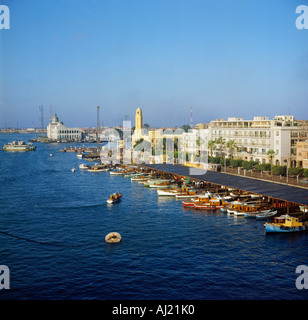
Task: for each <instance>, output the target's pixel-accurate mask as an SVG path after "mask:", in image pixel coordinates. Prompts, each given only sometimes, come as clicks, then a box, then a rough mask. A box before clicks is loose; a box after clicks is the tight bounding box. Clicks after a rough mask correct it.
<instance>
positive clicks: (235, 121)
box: [47, 108, 308, 168]
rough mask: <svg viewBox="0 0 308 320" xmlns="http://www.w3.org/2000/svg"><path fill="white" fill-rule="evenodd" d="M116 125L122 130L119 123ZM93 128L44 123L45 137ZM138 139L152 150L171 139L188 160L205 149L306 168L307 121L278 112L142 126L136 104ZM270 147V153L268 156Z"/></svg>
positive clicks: (62, 137)
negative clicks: (188, 123)
mask: <svg viewBox="0 0 308 320" xmlns="http://www.w3.org/2000/svg"><path fill="white" fill-rule="evenodd" d="M115 129H117V130H118V129H119V130H121V127H116V128H115ZM92 131H93V132H92ZM92 131H91V130H87V132H85V130H84V129H81V128H76V127H66V126H65V125H64V124H63V122H62V121H60V120H59V118H58V116H57V114H55V115H54V117H53V118H52V119H51V121H50V123H49V125H48V126H47V137H48V139H50V140H52V141H81V140H82V141H87V140H88V141H90V140H91V139H94V140H95V136H96V134H97V131H96V129H93V130H92ZM100 137H101V139H103V140H105V139H106V136H105V133H104V130H101V131H100ZM110 139H111V136H110V135H109V140H110ZM141 141H145V142H147V143H148V146H149V148H151V149H153V150H155V148H156V149H157V148H158V146H160V147H161V145H162V141H164V143H165V144H166V143H168V142H166V141H169V143H170V141H173V142H174V143H175V144H174V146H175V145H176V147H175V148H174V150H182V151H185V152H186V153H187V154H189V161H191V162H194V160H195V159H194V157H196V155H197V156H200V154H205V153H206V154H207V156H212V157H215V156H220V157H224V158H233V159H242V160H246V161H250V160H253V161H257V162H259V163H260V164H262V163H269V162H270V161H271V160H272V163H273V164H275V165H288V166H289V167H302V168H308V121H306V120H296V119H294V116H292V115H277V116H275V117H274V118H273V119H269V118H268V117H263V116H256V117H253V119H252V120H244V119H243V118H239V117H229V118H228V119H227V120H225V119H216V120H214V121H211V122H210V123H199V124H197V125H195V126H194V127H191V128H190V129H189V130H188V132H187V131H184V130H183V129H182V128H176V129H175V128H155V129H154V128H145V127H144V124H143V114H142V110H141V109H140V108H138V109H137V110H136V115H135V128H134V130H133V132H132V141H131V142H132V147H133V148H134V147H135V146H136V145H137V144H138V143H140V142H141ZM169 146H170V144H169ZM172 148H173V147H172ZM269 151H271V152H272V153H273V157H272V159H271V160H270V159H269V157H268V152H269ZM151 153H152V152H151ZM154 157H155V155H154ZM199 159H200V158H199Z"/></svg>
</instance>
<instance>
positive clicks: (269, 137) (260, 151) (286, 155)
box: [209, 116, 301, 166]
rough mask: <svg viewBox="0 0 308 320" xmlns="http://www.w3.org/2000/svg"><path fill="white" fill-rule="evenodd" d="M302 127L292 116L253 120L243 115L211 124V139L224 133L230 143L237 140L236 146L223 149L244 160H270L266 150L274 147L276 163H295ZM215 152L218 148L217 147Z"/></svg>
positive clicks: (226, 152) (255, 118) (263, 161)
mask: <svg viewBox="0 0 308 320" xmlns="http://www.w3.org/2000/svg"><path fill="white" fill-rule="evenodd" d="M300 130H301V128H300V126H298V123H297V121H296V120H294V117H293V116H275V117H274V119H272V120H270V119H269V118H268V117H254V118H253V120H244V119H243V118H228V120H224V119H217V120H215V121H211V122H210V124H209V140H215V139H217V138H219V137H222V138H223V139H224V141H225V143H227V142H228V141H229V140H234V142H235V145H236V148H235V149H234V150H228V149H227V148H226V146H224V147H223V151H224V153H225V154H226V155H227V156H230V155H233V156H234V157H235V158H241V159H243V160H247V161H250V160H254V161H259V162H260V163H268V162H269V161H270V160H269V158H268V155H267V152H268V151H269V150H274V152H275V155H274V158H273V164H276V165H285V164H286V161H288V163H289V165H293V166H295V165H296V163H295V158H296V149H295V148H296V141H298V139H299V136H300V134H299V132H300ZM215 153H216V155H219V151H218V150H215Z"/></svg>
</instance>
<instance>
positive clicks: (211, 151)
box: [207, 140, 216, 157]
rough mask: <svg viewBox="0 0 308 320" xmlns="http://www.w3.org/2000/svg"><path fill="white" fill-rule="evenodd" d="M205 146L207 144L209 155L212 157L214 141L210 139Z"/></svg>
mask: <svg viewBox="0 0 308 320" xmlns="http://www.w3.org/2000/svg"><path fill="white" fill-rule="evenodd" d="M207 146H208V149H209V150H210V156H211V157H212V156H213V150H214V149H215V147H216V143H215V141H214V140H210V141H209V142H208V143H207Z"/></svg>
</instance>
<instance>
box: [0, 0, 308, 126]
mask: <svg viewBox="0 0 308 320" xmlns="http://www.w3.org/2000/svg"><path fill="white" fill-rule="evenodd" d="M1 4H6V5H8V6H9V8H10V14H11V29H10V30H0V46H1V47H0V50H1V53H0V59H1V61H0V67H1V69H0V70H1V71H0V77H1V78H0V81H1V91H0V94H1V96H0V127H4V125H5V123H6V125H7V126H10V127H16V126H17V124H18V126H19V127H31V126H32V124H33V122H34V124H35V126H36V127H40V122H39V117H40V114H39V109H38V106H39V105H43V106H44V108H45V113H44V117H45V125H47V123H48V119H49V113H50V105H51V107H52V112H54V110H55V108H56V111H57V114H58V116H59V118H60V120H62V121H63V122H64V124H66V125H69V126H95V125H96V106H97V105H99V106H101V113H100V119H101V120H103V124H104V125H110V126H113V125H117V124H121V122H122V120H123V119H124V118H125V116H126V115H128V116H129V119H131V120H132V121H133V125H134V115H135V110H136V109H137V108H138V107H140V108H141V109H142V110H143V116H144V122H147V123H149V124H150V125H152V126H154V127H157V126H175V125H177V126H181V125H183V124H188V123H189V119H190V107H192V108H193V118H194V123H199V122H209V121H211V120H215V119H216V118H225V119H226V118H227V117H231V116H238V117H244V118H245V119H251V118H252V117H253V116H256V115H259V116H261V115H262V116H269V117H270V118H272V117H273V116H275V115H276V114H293V115H294V116H295V117H296V118H297V119H308V112H307V110H308V90H307V88H308V30H298V29H296V27H295V21H296V18H297V16H298V15H297V14H296V13H295V10H296V7H297V6H298V5H302V4H304V5H308V0H299V1H297V0H288V1H287V0H259V1H255V0H220V1H217V0H176V1H174V0H89V1H80V0H63V1H59V0H58V1H56V0H44V1H39V0H23V1H21V0H9V1H5V0H2V1H1Z"/></svg>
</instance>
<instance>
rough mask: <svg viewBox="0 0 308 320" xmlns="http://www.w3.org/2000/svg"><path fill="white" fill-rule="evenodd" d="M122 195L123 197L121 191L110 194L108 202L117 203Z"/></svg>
mask: <svg viewBox="0 0 308 320" xmlns="http://www.w3.org/2000/svg"><path fill="white" fill-rule="evenodd" d="M121 197H122V194H121V193H113V194H112V195H110V197H109V199H108V200H107V203H109V204H113V203H116V202H118V201H120V199H121Z"/></svg>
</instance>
